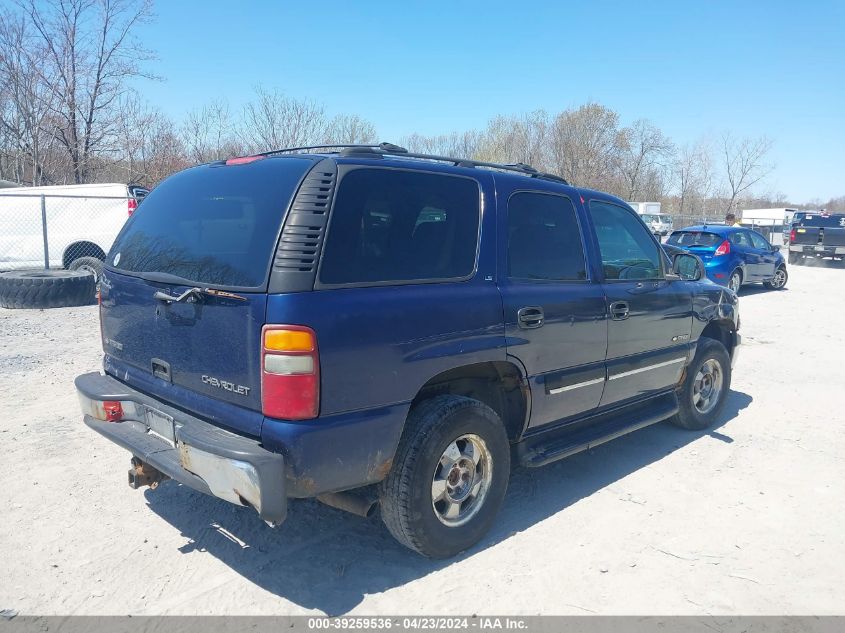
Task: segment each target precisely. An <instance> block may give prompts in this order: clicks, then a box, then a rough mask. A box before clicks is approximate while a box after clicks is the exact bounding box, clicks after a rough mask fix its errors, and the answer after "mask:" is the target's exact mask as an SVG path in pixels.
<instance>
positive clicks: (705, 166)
mask: <svg viewBox="0 0 845 633" xmlns="http://www.w3.org/2000/svg"><path fill="white" fill-rule="evenodd" d="M672 170H673V174H674V177H675V182H676V186H677V192H678V213H684V212H685V211H689V210H690V208H689V207H690V205H696V204H698V205H700V208H699V209H697V211H699V212H701V213H706V209H705V206H706V200H707V197H708V196H709V194H710V191H711V189H712V186H713V170H712V162H711V159H710V151H709V148H708V146H707V144H706V143H704V142H699V143H697V144H695V145H684V146H683V147H682V148H681V149H680V151H679V152H678V154H677V156H676V157H675V161H674V163H673V167H672ZM693 210H696V209H693Z"/></svg>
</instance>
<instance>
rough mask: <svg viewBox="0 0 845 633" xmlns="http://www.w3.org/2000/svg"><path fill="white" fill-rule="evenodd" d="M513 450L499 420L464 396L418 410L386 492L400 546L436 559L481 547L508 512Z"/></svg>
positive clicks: (386, 513)
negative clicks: (502, 512)
mask: <svg viewBox="0 0 845 633" xmlns="http://www.w3.org/2000/svg"><path fill="white" fill-rule="evenodd" d="M509 476H510V443H509V441H508V437H507V434H506V433H505V427H504V425H503V424H502V421H501V419H500V418H499V416H498V415H497V414H496V413H495V412H494V411H493V410H492V409H491V408H490V407H488V406H487V405H485V404H483V403H481V402H479V401H477V400H473V399H471V398H465V397H462V396H451V395H447V396H437V397H435V398H432V399H430V400H425V401H423V402H421V403H420V404H418V405H417V406H415V407H414V408H413V409H412V410H411V413H410V415H409V416H408V421H407V423H406V429H405V432H404V434H403V436H402V440H401V441H400V443H399V448H398V449H397V452H396V459H395V461H394V463H393V468H392V469H391V471H390V473H389V474H388V476H387V478H386V479H385V480H384V481H383V482H382V483H381V486H380V488H379V499H380V503H381V513H382V519H383V520H384V523H385V525H386V526H387V529H388V530H389V531H390V533H391V534H392V535H393V536H394V537H395V538H396V540H398V541H399V542H400V543H402V544H403V545H405V546H406V547H409V548H411V549H413V550H415V551H417V552H419V553H420V554H423V555H424V556H428V557H430V558H446V557H449V556H454V555H455V554H457V553H458V552H461V551H463V550H465V549H467V548H468V547H471V546H472V545H474V544H475V543H477V542H478V541H479V540H480V539H481V538H482V537H483V536H484V534H485V533H486V532H487V531H488V530H489V529H490V526H491V525H492V524H493V520H494V519H495V517H496V514H497V513H498V511H499V508H500V507H501V505H502V500H503V499H504V497H505V491H506V490H507V485H508V478H509Z"/></svg>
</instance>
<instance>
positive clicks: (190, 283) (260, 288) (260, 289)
mask: <svg viewBox="0 0 845 633" xmlns="http://www.w3.org/2000/svg"><path fill="white" fill-rule="evenodd" d="M271 158H273V159H286V158H300V159H301V158H305V159H307V160H309V161H311V166H310V167H307V168H306V169H305V171H304V173H303V174H302V176H301V177H300V178H299V181H298V182H297V183H296V187H294V189H293V193H292V194H291V197H290V200H288V203H287V206H286V207H285V208H284V210H283V213H282V219H281V222H279V228H278V231H277V232H276V237H275V239H274V240H273V248H272V250H271V251H270V253H269V256H268V259H267V268H266V269H265V271H264V282H263V283H262V284H259V285H257V286H232V285H223V284H209V283H207V282H200V281H196V280H189V279H183V280H182V281H173V282H165V281H161V279H156V278H154V277H156V276H157V275H158V274H160V273H157V272H156V271H152V272H151V273H148V272H135V271H129V270H124V269H122V268H115V267H114V266H112V265H111V263H110V260H111V257H110V256H111V249H109V252H108V253H107V254H106V261H105V262H103V268H104V269H105V270H107V271H109V272H110V273H114V274H117V275H126V276H128V277H136V278H138V279H143V280H144V281H148V282H150V283H155V284H162V286H184V287H196V288H214V289H215V290H226V291H229V292H244V293H255V294H261V293H266V292H267V289H268V288H269V286H270V275H271V273H272V269H273V261H274V260H275V257H276V250H277V249H278V247H279V240H280V239H282V231H283V230H284V227H285V222H287V219H288V215H289V214H290V210H291V207H292V206H293V203H294V201H295V200H296V196H297V194H298V193H299V189H300V187H302V183H303V182H304V180H305V179H306V178H307V177H308V174H310V173H311V170H313V169H314V167H316V166H317V164H319V162H320V160H318V158H319V159H322V158H323V157H321V156H317V155H314V157H312V156H309V155H307V154H305V155H304V154H289V155H282V156H273V157H271ZM201 167H208V168H210V169H217V168H228V169H244V168H248V167H249V165H248V164H247V165H224V164H223V163H221V162H219V161H215V162H212V163H205V164H203V165H194V166H193V167H188V168H186V169H183V170H181V171H178V172H175V173H174V174H171V176H169V177H172V176H174V175H175V174H179V173H182V172H185V171H188V170H189V169H197V168H201ZM149 193H152V190H150V192H149ZM148 195H149V194H148ZM136 217H138V216H137V215H136V214H133V215H132V216H130V218H129V219H128V220H127V221H126V223H125V224H124V225H123V227H122V228H121V229H120V232H119V233H118V234H117V237H115V239H114V243H117V240H118V238H119V237H120V236H121V234H122V233H123V232H124V231H126V230H128V229H129V228H130V227H131V225H132V222H133V218H136ZM151 277H153V278H151Z"/></svg>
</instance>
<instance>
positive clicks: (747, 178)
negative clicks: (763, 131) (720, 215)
mask: <svg viewBox="0 0 845 633" xmlns="http://www.w3.org/2000/svg"><path fill="white" fill-rule="evenodd" d="M721 149H722V159H723V161H724V162H723V167H724V170H725V180H726V182H727V187H728V191H727V194H728V195H727V197H728V200H727V204H726V206H725V212H726V213H727V212H731V211H736V203H737V199H738V198H739V196H740V195H742V194H743V193H744V192H746V191H748V190H749V189H750V188H751V187H753V186H754V185H755V184H757V183H758V182H760V181H761V180H763V178H765V177H766V176H768V175H769V174H770V173H771V172H772V170H773V169H774V165H772V164H771V163H770V162H769V161H768V155H769V152H770V151H771V149H772V141H771V140H769V139H768V138H766V137H765V136H761V137H759V138H748V137H745V138H741V139H735V138H733V137H732V136H731V135H730V134H724V135H723V136H722V146H721Z"/></svg>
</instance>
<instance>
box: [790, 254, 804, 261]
mask: <svg viewBox="0 0 845 633" xmlns="http://www.w3.org/2000/svg"><path fill="white" fill-rule="evenodd" d="M789 263H790V264H800V263H801V255H799V254H798V253H790V254H789Z"/></svg>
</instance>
